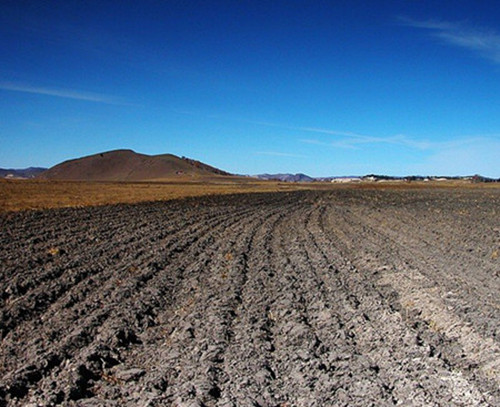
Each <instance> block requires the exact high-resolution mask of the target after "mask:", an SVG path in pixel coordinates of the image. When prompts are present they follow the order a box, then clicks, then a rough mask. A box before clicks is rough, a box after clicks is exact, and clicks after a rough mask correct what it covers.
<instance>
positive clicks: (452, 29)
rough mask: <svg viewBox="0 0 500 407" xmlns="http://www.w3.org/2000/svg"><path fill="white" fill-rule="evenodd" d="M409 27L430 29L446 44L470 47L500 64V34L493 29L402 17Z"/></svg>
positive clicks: (403, 22) (434, 35)
mask: <svg viewBox="0 0 500 407" xmlns="http://www.w3.org/2000/svg"><path fill="white" fill-rule="evenodd" d="M399 21H400V22H401V23H402V24H403V25H406V26H408V27H414V28H421V29H424V30H427V31H429V32H430V33H431V34H432V36H433V37H435V38H438V39H439V40H440V41H442V42H443V43H445V44H448V45H453V46H456V47H461V48H465V49H468V50H470V51H472V52H474V53H476V54H479V55H480V56H482V57H483V58H486V59H488V60H490V61H493V62H495V63H497V64H500V34H499V33H497V32H496V31H494V30H492V29H487V28H482V27H471V26H469V25H466V24H464V23H454V22H449V21H436V20H424V21H419V20H413V19H410V18H404V17H402V18H400V19H399Z"/></svg>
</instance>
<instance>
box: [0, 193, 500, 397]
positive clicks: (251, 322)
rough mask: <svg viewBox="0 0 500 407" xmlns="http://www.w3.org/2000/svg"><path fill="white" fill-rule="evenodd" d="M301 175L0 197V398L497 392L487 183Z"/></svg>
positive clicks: (492, 197) (492, 218) (495, 268)
mask: <svg viewBox="0 0 500 407" xmlns="http://www.w3.org/2000/svg"><path fill="white" fill-rule="evenodd" d="M34 184H36V183H34ZM11 185H12V184H11ZM23 185H24V188H26V185H29V184H23ZM54 185H55V184H54ZM61 185H63V184H61ZM64 185H73V186H74V185H77V184H71V183H69V184H64ZM92 185H94V184H92ZM99 185H101V190H102V187H103V185H104V184H99ZM113 185H118V186H119V187H123V188H124V187H125V186H124V185H121V184H113ZM134 185H136V184H134ZM138 185H142V186H143V187H144V189H146V188H147V187H146V185H145V184H138ZM152 185H153V186H149V188H154V185H156V184H152ZM266 185H267V186H266V188H275V189H276V190H279V189H285V188H289V189H293V187H292V186H282V185H281V184H266ZM247 187H248V188H250V189H252V190H253V191H257V190H258V188H257V187H255V186H253V185H252V184H249V185H248V186H247ZM89 188H94V186H92V187H89ZM127 188H130V186H128V187H127ZM200 188H201V187H200ZM233 188H242V187H237V186H234V187H233ZM295 188H302V187H297V186H296V187H295ZM308 188H309V189H311V188H312V190H295V191H293V190H290V191H281V192H254V193H238V194H234V193H233V194H228V195H211V196H203V197H186V198H183V199H174V200H171V201H164V200H158V201H156V202H142V203H134V204H131V203H119V204H113V205H104V204H105V203H110V202H107V201H106V200H105V199H104V200H103V201H99V202H96V201H93V202H92V203H93V204H96V203H97V204H102V205H101V206H88V207H87V206H83V207H68V208H55V209H45V210H29V211H26V210H22V211H17V212H13V211H9V210H7V211H6V207H5V206H4V207H3V210H4V212H3V213H2V214H0V223H1V235H0V242H1V247H0V294H1V303H0V304H1V314H0V334H1V346H0V405H7V406H25V405H33V406H35V405H57V404H64V405H69V406H146V405H148V406H179V407H180V406H221V407H222V406H281V407H285V406H375V405H376V406H392V405H404V406H497V405H500V391H499V388H500V344H499V341H500V312H499V309H500V261H499V257H500V221H499V219H500V216H499V212H500V188H498V187H496V186H486V187H477V186H470V187H464V186H462V187H451V186H448V187H429V186H423V185H418V186H413V187H412V186H408V185H392V186H387V185H386V186H383V187H366V186H356V187H336V188H334V187H330V186H329V187H324V186H321V187H319V188H316V190H314V187H311V186H309V187H308ZM76 189H78V188H76ZM133 189H134V188H131V189H129V190H133ZM94 191H95V190H94ZM164 191H165V190H164ZM205 191H206V189H205ZM229 192H247V191H244V190H237V191H233V190H231V191H227V192H226V193H229ZM89 193H90V192H89ZM120 193H123V191H121V192H120ZM214 193H215V192H214ZM49 195H50V194H49ZM138 195H140V196H142V197H143V198H144V196H145V195H146V193H145V192H144V190H141V193H140V194H138ZM54 196H55V195H52V197H53V198H54ZM107 196H108V197H109V196H110V195H107ZM158 199H162V198H161V197H159V198H158ZM163 199H164V198H163ZM142 200H149V201H154V200H156V198H154V199H142ZM53 201H57V202H59V204H57V205H52V206H65V205H71V206H74V201H71V202H64V204H60V201H58V200H57V199H53ZM10 202H11V203H13V202H14V200H13V199H11V200H10ZM129 202H130V201H129ZM133 202H135V201H133ZM16 205H17V208H16V209H26V207H25V206H22V205H21V204H19V203H17V204H16ZM31 205H32V207H34V208H40V207H44V205H45V206H47V204H43V205H41V206H40V205H39V204H31ZM49 206H50V205H49ZM7 209H9V207H8V206H7ZM10 209H12V208H10Z"/></svg>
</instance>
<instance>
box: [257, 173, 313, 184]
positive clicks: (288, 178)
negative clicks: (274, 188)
mask: <svg viewBox="0 0 500 407" xmlns="http://www.w3.org/2000/svg"><path fill="white" fill-rule="evenodd" d="M254 178H258V179H262V180H267V181H270V180H274V181H282V182H312V181H314V180H315V179H314V178H312V177H309V176H308V175H306V174H259V175H254Z"/></svg>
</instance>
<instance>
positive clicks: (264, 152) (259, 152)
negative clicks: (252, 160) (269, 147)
mask: <svg viewBox="0 0 500 407" xmlns="http://www.w3.org/2000/svg"><path fill="white" fill-rule="evenodd" d="M255 154H258V155H271V156H275V157H295V158H307V157H306V156H304V155H301V154H292V153H282V152H279V151H257V152H256V153H255Z"/></svg>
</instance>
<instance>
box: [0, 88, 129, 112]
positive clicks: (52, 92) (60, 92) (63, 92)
mask: <svg viewBox="0 0 500 407" xmlns="http://www.w3.org/2000/svg"><path fill="white" fill-rule="evenodd" d="M0 89H2V90H8V91H14V92H24V93H34V94H37V95H48V96H55V97H60V98H65V99H76V100H84V101H87V102H95V103H106V104H110V105H126V106H131V105H132V104H130V103H127V102H126V101H125V100H123V99H120V98H118V97H115V96H110V95H105V94H102V93H92V92H85V91H80V90H75V89H60V88H49V87H43V86H33V85H26V84H19V83H13V82H0Z"/></svg>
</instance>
